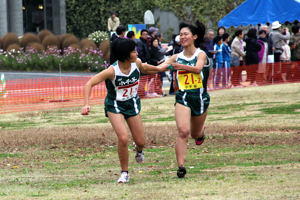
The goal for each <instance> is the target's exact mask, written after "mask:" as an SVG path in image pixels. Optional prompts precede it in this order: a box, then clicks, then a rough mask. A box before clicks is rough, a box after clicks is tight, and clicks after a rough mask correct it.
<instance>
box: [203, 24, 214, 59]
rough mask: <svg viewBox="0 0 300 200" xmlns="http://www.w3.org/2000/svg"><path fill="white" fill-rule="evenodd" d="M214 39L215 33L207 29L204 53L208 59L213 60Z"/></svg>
mask: <svg viewBox="0 0 300 200" xmlns="http://www.w3.org/2000/svg"><path fill="white" fill-rule="evenodd" d="M214 37H215V32H214V31H213V30H212V29H209V30H208V31H207V34H206V36H205V38H204V47H205V48H204V51H205V53H206V55H207V56H208V57H209V58H213V53H212V51H213V49H214Z"/></svg>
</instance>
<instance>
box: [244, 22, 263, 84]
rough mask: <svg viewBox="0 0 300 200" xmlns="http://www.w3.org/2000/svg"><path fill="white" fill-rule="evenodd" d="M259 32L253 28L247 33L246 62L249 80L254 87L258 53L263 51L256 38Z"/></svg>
mask: <svg viewBox="0 0 300 200" xmlns="http://www.w3.org/2000/svg"><path fill="white" fill-rule="evenodd" d="M256 33H257V30H256V29H255V28H251V29H250V30H249V31H248V33H247V39H246V56H245V61H246V65H248V66H247V68H246V70H247V80H249V81H250V83H251V84H252V85H256V71H257V68H258V63H259V59H258V52H259V51H260V49H261V46H260V44H259V43H258V42H257V36H256Z"/></svg>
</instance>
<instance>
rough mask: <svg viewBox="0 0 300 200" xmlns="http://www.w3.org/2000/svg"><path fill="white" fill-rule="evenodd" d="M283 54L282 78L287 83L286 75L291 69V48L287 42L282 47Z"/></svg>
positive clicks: (281, 58)
mask: <svg viewBox="0 0 300 200" xmlns="http://www.w3.org/2000/svg"><path fill="white" fill-rule="evenodd" d="M282 49H283V51H282V54H281V55H280V61H281V78H282V80H283V82H286V73H287V71H288V70H289V68H290V64H291V63H290V61H291V48H290V46H289V45H288V43H287V41H286V43H285V45H283V46H282Z"/></svg>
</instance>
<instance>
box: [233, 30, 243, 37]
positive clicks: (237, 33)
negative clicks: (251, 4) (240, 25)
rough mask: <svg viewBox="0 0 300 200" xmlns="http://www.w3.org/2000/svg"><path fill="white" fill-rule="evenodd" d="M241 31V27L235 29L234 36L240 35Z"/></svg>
mask: <svg viewBox="0 0 300 200" xmlns="http://www.w3.org/2000/svg"><path fill="white" fill-rule="evenodd" d="M242 33H243V30H242V29H237V30H236V31H235V33H234V36H235V37H238V36H239V35H241V34H242Z"/></svg>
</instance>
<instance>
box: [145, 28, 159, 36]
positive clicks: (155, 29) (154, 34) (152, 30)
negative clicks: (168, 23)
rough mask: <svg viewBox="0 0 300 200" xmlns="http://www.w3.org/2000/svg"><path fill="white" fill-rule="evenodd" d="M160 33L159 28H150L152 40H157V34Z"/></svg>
mask: <svg viewBox="0 0 300 200" xmlns="http://www.w3.org/2000/svg"><path fill="white" fill-rule="evenodd" d="M158 31H159V29H158V28H156V27H153V26H152V27H150V28H149V31H148V33H149V36H150V37H151V38H155V37H156V34H157V33H158Z"/></svg>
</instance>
